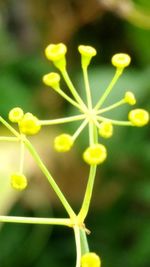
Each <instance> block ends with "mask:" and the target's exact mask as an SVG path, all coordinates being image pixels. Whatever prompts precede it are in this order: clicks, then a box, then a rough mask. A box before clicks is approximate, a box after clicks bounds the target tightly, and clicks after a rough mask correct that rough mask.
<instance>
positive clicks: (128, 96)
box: [124, 91, 136, 106]
mask: <svg viewBox="0 0 150 267" xmlns="http://www.w3.org/2000/svg"><path fill="white" fill-rule="evenodd" d="M124 100H125V102H126V103H128V104H129V105H131V106H132V105H135V104H136V99H135V96H134V94H133V93H132V92H130V91H128V92H126V93H125V96H124Z"/></svg>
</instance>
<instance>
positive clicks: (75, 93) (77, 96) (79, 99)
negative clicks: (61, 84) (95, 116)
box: [61, 69, 87, 109]
mask: <svg viewBox="0 0 150 267" xmlns="http://www.w3.org/2000/svg"><path fill="white" fill-rule="evenodd" d="M61 73H62V76H63V78H64V80H65V82H66V84H67V86H68V88H69V89H70V92H71V93H72V95H73V96H74V98H75V99H76V101H77V102H78V103H79V104H80V105H81V106H82V107H83V108H85V109H87V108H86V105H85V104H84V102H83V100H82V99H81V97H80V96H79V94H78V93H77V91H76V89H75V87H74V85H73V83H72V81H71V80H70V77H69V75H68V73H67V70H66V69H64V70H62V71H61Z"/></svg>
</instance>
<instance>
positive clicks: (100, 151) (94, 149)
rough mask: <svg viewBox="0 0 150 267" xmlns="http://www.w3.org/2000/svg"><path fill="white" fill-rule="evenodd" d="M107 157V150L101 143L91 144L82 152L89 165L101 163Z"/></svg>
mask: <svg viewBox="0 0 150 267" xmlns="http://www.w3.org/2000/svg"><path fill="white" fill-rule="evenodd" d="M106 157H107V150H106V148H105V146H104V145H102V144H93V145H91V146H89V147H88V148H87V149H86V150H85V151H84V153H83V159H84V161H85V162H86V163H88V164H89V165H97V164H101V163H103V162H104V161H105V159H106Z"/></svg>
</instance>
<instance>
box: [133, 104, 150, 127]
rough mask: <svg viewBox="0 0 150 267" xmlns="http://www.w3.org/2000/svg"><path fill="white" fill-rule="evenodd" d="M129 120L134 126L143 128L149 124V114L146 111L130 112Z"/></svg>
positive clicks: (134, 110) (135, 110) (136, 110)
mask: <svg viewBox="0 0 150 267" xmlns="http://www.w3.org/2000/svg"><path fill="white" fill-rule="evenodd" d="M128 118H129V121H131V122H132V124H133V125H134V126H137V127H142V126H144V125H146V124H147V123H148V122H149V113H148V112H147V111H146V110H144V109H140V108H138V109H133V110H131V111H130V112H129V114H128Z"/></svg>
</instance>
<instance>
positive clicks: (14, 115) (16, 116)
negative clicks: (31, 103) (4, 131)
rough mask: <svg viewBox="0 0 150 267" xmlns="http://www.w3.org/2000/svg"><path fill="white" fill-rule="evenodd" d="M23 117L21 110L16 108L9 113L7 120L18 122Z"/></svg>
mask: <svg viewBox="0 0 150 267" xmlns="http://www.w3.org/2000/svg"><path fill="white" fill-rule="evenodd" d="M23 115H24V112H23V110H22V109H21V108H19V107H16V108H13V109H11V110H10V111H9V114H8V118H9V120H10V121H11V122H19V121H20V120H21V119H22V118H23Z"/></svg>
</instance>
